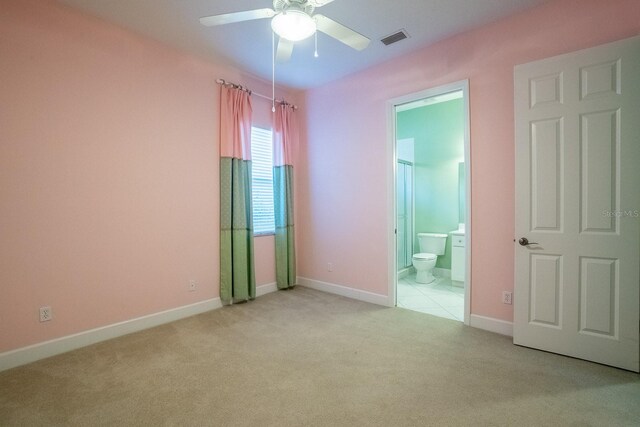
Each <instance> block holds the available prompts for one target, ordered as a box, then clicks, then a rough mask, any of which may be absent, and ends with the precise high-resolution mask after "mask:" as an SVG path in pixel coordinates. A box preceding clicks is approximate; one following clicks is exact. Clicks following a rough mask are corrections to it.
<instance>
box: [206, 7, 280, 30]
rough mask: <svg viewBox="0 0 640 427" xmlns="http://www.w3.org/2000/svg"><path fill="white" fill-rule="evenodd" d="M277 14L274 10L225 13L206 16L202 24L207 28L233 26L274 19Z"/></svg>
mask: <svg viewBox="0 0 640 427" xmlns="http://www.w3.org/2000/svg"><path fill="white" fill-rule="evenodd" d="M275 14H276V12H275V11H274V10H273V9H256V10H246V11H244V12H232V13H225V14H223V15H213V16H205V17H203V18H200V23H201V24H202V25H206V26H207V27H213V26H214V25H222V24H233V23H234V22H242V21H251V20H254V19H264V18H272V17H273V16H275Z"/></svg>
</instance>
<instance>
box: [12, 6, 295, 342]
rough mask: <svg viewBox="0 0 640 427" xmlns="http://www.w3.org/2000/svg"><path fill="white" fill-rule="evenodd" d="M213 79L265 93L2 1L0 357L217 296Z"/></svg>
mask: <svg viewBox="0 0 640 427" xmlns="http://www.w3.org/2000/svg"><path fill="white" fill-rule="evenodd" d="M217 77H222V78H225V79H229V80H232V81H236V82H239V83H241V84H247V85H249V86H250V87H252V88H253V89H256V90H259V91H263V92H264V91H265V90H267V88H269V86H270V85H269V84H268V83H264V82H260V81H257V80H255V79H252V78H251V77H249V76H246V75H244V74H243V73H241V72H239V71H237V70H234V69H230V68H225V67H222V66H218V65H216V64H213V63H209V62H205V61H202V60H200V59H197V58H194V57H192V56H188V55H186V54H183V53H180V52H178V51H176V50H173V49H171V48H169V47H167V46H165V45H162V44H160V43H156V42H154V41H151V40H149V39H146V38H143V37H140V36H138V35H136V34H133V33H131V32H128V31H125V30H123V29H120V28H118V27H116V26H113V25H110V24H106V23H103V22H101V21H99V20H97V19H94V18H91V17H88V16H85V15H82V14H80V13H78V12H75V11H73V10H71V9H68V8H66V7H63V6H59V5H57V4H56V3H54V2H51V1H36V0H2V7H0V236H2V238H1V239H0V316H1V317H0V325H1V326H0V352H2V351H6V350H10V349H15V348H20V347H23V346H26V345H29V344H33V343H37V342H42V341H46V340H49V339H53V338H56V337H61V336H65V335H69V334H72V333H76V332H79V331H83V330H87V329H91V328H95V327H99V326H103V325H108V324H113V323H116V322H120V321H124V320H127V319H132V318H135V317H139V316H143V315H146V314H150V313H155V312H158V311H162V310H167V309H171V308H174V307H179V306H183V305H186V304H190V303H194V302H198V301H203V300H207V299H210V298H214V297H217V296H218V293H219V282H218V274H219V271H218V244H219V243H218V236H219V233H218V224H219V222H218V215H219V214H218V210H219V206H218V191H219V189H218V174H219V171H218V122H217V117H218V88H217V85H216V84H215V79H216V78H217ZM267 93H268V92H267ZM290 95H291V94H290ZM294 96H295V94H294ZM293 99H294V100H295V98H293ZM254 110H255V111H256V118H257V120H258V121H264V120H267V119H265V117H267V118H268V117H269V112H270V105H269V103H268V102H265V101H263V100H260V99H259V98H257V99H255V100H254ZM273 252H274V250H273V237H262V238H258V239H256V269H257V280H258V284H264V283H270V282H273V281H275V272H274V259H273V256H274V255H273ZM190 279H194V280H197V281H198V282H199V288H198V290H197V291H196V292H188V291H187V283H188V281H189V280H190ZM43 305H50V306H51V307H52V308H53V313H54V320H53V321H51V322H48V323H39V321H38V308H39V307H40V306H43Z"/></svg>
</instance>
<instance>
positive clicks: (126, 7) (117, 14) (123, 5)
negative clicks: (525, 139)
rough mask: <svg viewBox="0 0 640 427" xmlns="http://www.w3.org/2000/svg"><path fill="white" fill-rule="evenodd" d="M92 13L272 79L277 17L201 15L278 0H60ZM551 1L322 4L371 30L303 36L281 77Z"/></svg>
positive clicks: (279, 70)
mask: <svg viewBox="0 0 640 427" xmlns="http://www.w3.org/2000/svg"><path fill="white" fill-rule="evenodd" d="M58 1H60V2H61V3H65V4H67V5H69V6H73V7H77V8H80V9H82V10H84V11H86V12H88V13H90V14H92V15H97V16H98V17H100V18H102V19H104V20H107V21H111V22H114V23H116V24H118V25H120V26H123V27H125V28H129V29H131V30H133V31H136V32H138V33H141V34H144V35H147V36H149V37H152V38H154V39H157V40H160V41H162V42H165V43H167V44H170V45H173V46H176V47H178V48H180V49H183V50H186V51H189V52H192V53H194V54H196V55H198V56H201V57H204V58H212V59H215V60H216V61H217V62H222V63H224V64H227V65H232V66H235V67H238V68H241V69H243V70H244V71H247V72H249V73H251V74H253V75H256V76H258V77H261V78H263V79H265V80H271V26H270V20H269V19H263V20H256V21H247V22H240V23H235V24H228V25H223V26H219V27H205V26H203V25H201V24H200V23H199V21H198V18H200V17H202V16H208V15H217V14H221V13H229V12H237V11H243V10H251V9H260V8H265V7H272V6H273V2H272V0H58ZM546 1H549V0H395V1H393V0H386V1H385V0H335V1H334V2H333V3H330V4H328V5H325V6H323V7H322V8H319V9H317V10H316V13H322V14H323V15H326V16H327V17H329V18H332V19H334V20H336V21H338V22H340V23H341V24H343V25H346V26H348V27H350V28H352V29H354V30H356V31H358V32H359V33H361V34H363V35H365V36H367V37H369V38H370V39H371V43H370V44H369V47H367V48H366V49H365V50H363V51H361V52H358V51H355V50H353V49H351V48H349V47H347V46H345V45H343V44H342V43H340V42H338V41H337V40H335V39H332V38H330V37H329V36H327V35H325V34H322V33H319V35H318V50H319V54H320V56H319V57H318V58H314V56H313V50H314V48H313V43H314V40H313V37H310V38H309V39H307V40H304V41H302V42H298V43H296V46H295V48H294V51H293V56H292V58H291V60H290V61H289V62H287V63H285V64H276V80H277V81H278V84H280V85H284V86H289V87H292V88H297V89H306V88H310V87H315V86H319V85H322V84H325V83H327V82H330V81H332V80H335V79H338V78H340V77H343V76H345V75H347V74H351V73H353V72H356V71H359V70H362V69H365V68H368V67H371V66H373V65H375V64H378V63H381V62H384V61H387V60H390V59H392V58H394V57H397V56H399V55H402V54H405V53H407V52H410V51H412V50H416V49H418V48H420V47H423V46H426V45H429V44H432V43H434V42H437V41H439V40H442V39H445V38H447V37H450V36H452V35H454V34H458V33H461V32H464V31H468V30H470V29H472V28H477V27H479V26H482V25H485V24H487V23H489V22H492V21H495V20H497V19H500V18H502V17H505V16H508V15H511V14H514V13H517V12H519V11H522V10H525V9H527V8H530V7H533V6H536V5H539V4H541V3H544V2H546ZM400 29H404V30H406V32H407V33H408V34H409V36H410V38H409V39H406V40H402V41H400V42H398V43H396V44H393V45H390V46H385V45H384V44H382V43H381V42H380V39H381V38H383V37H385V36H387V35H389V34H392V33H394V32H396V31H397V30H400Z"/></svg>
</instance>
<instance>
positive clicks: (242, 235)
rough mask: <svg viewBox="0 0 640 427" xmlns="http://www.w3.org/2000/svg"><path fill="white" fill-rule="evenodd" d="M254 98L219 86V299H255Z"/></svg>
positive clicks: (225, 302)
mask: <svg viewBox="0 0 640 427" xmlns="http://www.w3.org/2000/svg"><path fill="white" fill-rule="evenodd" d="M251 112H252V110H251V98H250V94H249V93H248V92H246V91H244V90H242V89H237V88H235V87H226V86H225V85H221V86H220V299H221V300H222V302H223V303H224V304H232V303H235V302H242V301H248V300H252V299H254V298H255V297H256V278H255V267H254V258H253V252H254V248H253V219H252V202H251Z"/></svg>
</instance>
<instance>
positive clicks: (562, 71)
mask: <svg viewBox="0 0 640 427" xmlns="http://www.w3.org/2000/svg"><path fill="white" fill-rule="evenodd" d="M639 79H640V37H635V38H632V39H627V40H622V41H619V42H615V43H610V44H607V45H603V46H598V47H595V48H591V49H586V50H583V51H579V52H574V53H571V54H568V55H562V56H559V57H554V58H549V59H545V60H542V61H536V62H532V63H529V64H524V65H519V66H517V67H516V69H515V120H516V121H515V128H516V129H515V130H516V240H517V239H518V238H520V237H526V238H527V239H529V241H532V242H536V243H535V244H529V245H525V246H521V245H518V244H516V248H515V260H516V266H515V267H516V272H515V289H514V343H516V344H520V345H524V346H528V347H534V348H539V349H542V350H547V351H552V352H556V353H560V354H566V355H570V356H574V357H579V358H583V359H587V360H592V361H596V362H599V363H604V364H608V365H612V366H617V367H620V368H624V369H629V370H632V371H636V372H638V371H639V370H640V358H639V355H640V339H639V338H640V329H639V320H640V315H639V311H640V290H639V288H640V218H639V216H640V190H639V189H638V186H639V185H640V168H639V167H638V166H637V165H638V164H640V141H639V136H640V80H639Z"/></svg>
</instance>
